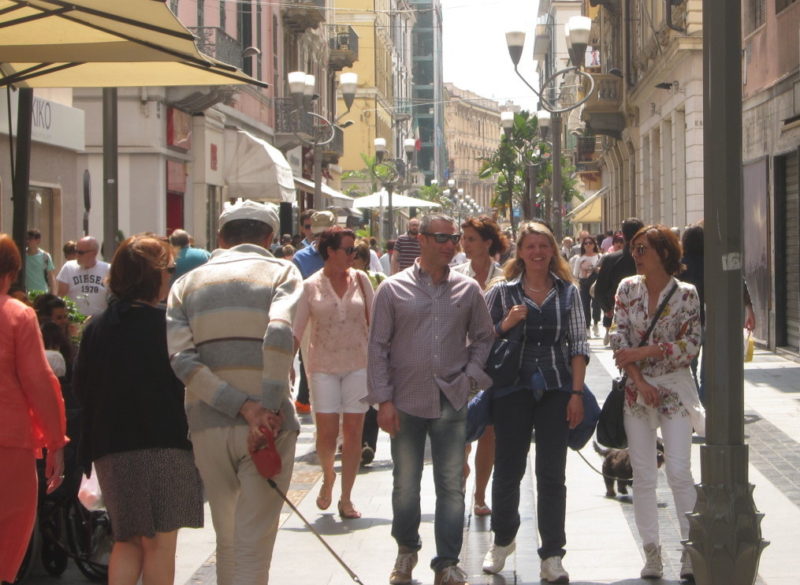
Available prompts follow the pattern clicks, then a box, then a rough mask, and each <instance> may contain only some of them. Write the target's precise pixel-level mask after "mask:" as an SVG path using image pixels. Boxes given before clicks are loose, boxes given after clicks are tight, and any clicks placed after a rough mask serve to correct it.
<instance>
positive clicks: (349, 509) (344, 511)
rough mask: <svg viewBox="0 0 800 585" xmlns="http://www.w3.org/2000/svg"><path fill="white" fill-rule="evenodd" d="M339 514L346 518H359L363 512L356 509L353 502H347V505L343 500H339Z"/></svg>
mask: <svg viewBox="0 0 800 585" xmlns="http://www.w3.org/2000/svg"><path fill="white" fill-rule="evenodd" d="M339 516H341V517H342V518H343V519H346V520H357V519H358V518H361V512H359V511H358V510H356V509H355V507H354V506H353V502H347V505H346V506H345V504H344V502H342V500H339Z"/></svg>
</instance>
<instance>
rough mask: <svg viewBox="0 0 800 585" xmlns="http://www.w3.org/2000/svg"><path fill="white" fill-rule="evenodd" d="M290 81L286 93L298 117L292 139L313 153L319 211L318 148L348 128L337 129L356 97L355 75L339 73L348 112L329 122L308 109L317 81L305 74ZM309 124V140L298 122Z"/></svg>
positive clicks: (293, 74) (294, 75) (295, 74)
mask: <svg viewBox="0 0 800 585" xmlns="http://www.w3.org/2000/svg"><path fill="white" fill-rule="evenodd" d="M287 79H288V81H289V93H290V94H291V95H292V97H293V98H294V100H295V112H296V113H297V114H298V122H297V124H296V125H295V136H297V138H298V139H299V140H300V142H302V143H303V144H306V145H308V146H311V147H312V148H313V149H314V204H313V207H314V209H322V149H321V148H320V147H322V146H325V145H326V144H328V143H330V142H332V141H333V139H334V138H335V137H336V129H337V128H338V129H340V130H341V129H343V128H347V127H348V126H349V125H350V124H352V122H349V121H348V122H345V123H344V124H341V125H339V120H341V118H342V116H345V115H347V114H348V113H349V112H350V108H351V107H352V106H353V100H354V99H355V97H356V86H357V85H358V74H357V73H352V72H348V73H342V74H341V75H339V89H341V91H342V98H343V99H344V103H345V106H347V110H346V111H345V112H344V113H343V114H342V116H339V117H338V118H336V119H334V120H333V121H331V120H328V119H327V118H325V117H324V116H321V115H319V114H317V113H314V112H311V111H310V110H311V105H312V102H313V101H314V99H316V98H315V97H314V89H315V84H316V78H315V77H314V76H313V75H307V74H306V72H305V71H292V72H290V73H289V74H288V75H287ZM309 119H310V120H311V121H312V123H315V126H314V132H313V135H312V137H311V139H310V140H309V139H307V138H304V137H303V135H302V133H301V123H300V120H309Z"/></svg>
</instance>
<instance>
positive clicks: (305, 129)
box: [275, 98, 314, 148]
mask: <svg viewBox="0 0 800 585" xmlns="http://www.w3.org/2000/svg"><path fill="white" fill-rule="evenodd" d="M303 113H304V112H303V110H302V108H301V109H298V108H297V103H296V102H295V101H294V98H275V145H276V146H277V147H278V148H291V147H293V146H297V145H298V144H300V143H301V142H303V141H311V140H313V135H314V128H313V122H312V120H311V118H310V116H304V115H303Z"/></svg>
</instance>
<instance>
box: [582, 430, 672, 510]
mask: <svg viewBox="0 0 800 585" xmlns="http://www.w3.org/2000/svg"><path fill="white" fill-rule="evenodd" d="M592 443H593V444H594V450H595V451H596V452H597V453H598V454H599V455H601V456H602V457H603V481H605V483H606V497H607V498H615V497H616V496H617V494H616V493H615V492H614V482H615V481H616V482H617V490H619V493H620V494H626V495H627V493H628V486H632V485H633V469H632V468H631V456H630V454H629V453H628V450H627V449H603V448H602V447H601V446H600V445H598V444H597V441H592ZM656 461H657V462H658V466H659V467H661V466H662V465H663V464H664V443H662V442H661V439H657V441H656Z"/></svg>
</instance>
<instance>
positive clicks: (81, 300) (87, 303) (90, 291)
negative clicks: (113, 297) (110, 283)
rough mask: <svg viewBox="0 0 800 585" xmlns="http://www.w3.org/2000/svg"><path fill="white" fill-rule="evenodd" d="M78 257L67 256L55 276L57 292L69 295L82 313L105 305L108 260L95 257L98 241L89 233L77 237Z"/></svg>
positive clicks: (62, 295) (65, 295)
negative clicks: (71, 258)
mask: <svg viewBox="0 0 800 585" xmlns="http://www.w3.org/2000/svg"><path fill="white" fill-rule="evenodd" d="M75 247H76V250H77V253H78V258H77V259H76V260H70V261H69V262H67V263H66V264H64V266H63V267H62V268H61V271H60V272H59V273H58V276H57V277H56V281H57V283H58V296H60V297H69V298H71V299H72V300H73V301H75V304H77V305H78V310H79V311H80V312H81V313H83V314H84V315H89V316H92V315H97V314H99V313H102V312H103V311H105V309H106V307H107V306H108V288H107V286H106V285H107V283H106V276H107V275H108V269H109V265H108V262H103V261H102V260H98V259H97V253H98V252H99V251H100V245H99V244H98V243H97V240H96V239H95V238H93V237H92V236H86V237H85V238H81V239H80V240H78V243H77V245H76V246H75Z"/></svg>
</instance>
